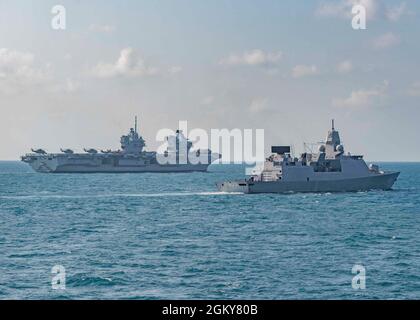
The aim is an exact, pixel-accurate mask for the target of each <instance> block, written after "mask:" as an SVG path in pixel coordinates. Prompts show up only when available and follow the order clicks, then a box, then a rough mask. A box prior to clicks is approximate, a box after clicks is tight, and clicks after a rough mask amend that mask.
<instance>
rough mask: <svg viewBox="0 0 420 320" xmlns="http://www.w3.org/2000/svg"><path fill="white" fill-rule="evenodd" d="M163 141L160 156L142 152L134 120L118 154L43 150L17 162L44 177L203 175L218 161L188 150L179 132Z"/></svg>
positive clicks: (188, 144)
mask: <svg viewBox="0 0 420 320" xmlns="http://www.w3.org/2000/svg"><path fill="white" fill-rule="evenodd" d="M166 139H167V149H166V151H164V152H163V154H157V152H155V151H145V150H144V148H145V146H146V143H145V140H144V139H143V137H142V136H140V135H139V134H138V132H137V117H136V118H135V125H134V128H131V129H130V132H129V133H128V134H127V135H123V136H122V137H121V139H120V143H121V149H120V150H116V151H113V150H100V151H98V150H96V149H92V148H88V149H84V152H83V153H75V152H74V151H73V150H71V149H61V152H60V153H47V152H45V151H44V150H43V149H36V150H34V149H32V153H28V154H26V155H24V156H22V157H21V159H22V161H23V162H26V163H28V164H29V165H30V166H31V167H32V168H33V169H34V170H35V171H37V172H44V173H100V172H104V173H130V172H192V171H207V167H208V166H209V165H210V164H211V163H212V162H214V161H216V160H218V159H219V158H220V157H221V155H220V154H218V153H212V152H211V150H208V149H206V150H202V149H200V150H192V147H193V144H192V142H191V141H189V140H188V139H187V138H186V137H185V136H184V134H183V132H182V131H180V130H177V131H176V134H175V135H174V136H170V137H167V138H166ZM181 146H182V147H181ZM165 159H167V161H166V160H165ZM190 159H194V160H193V161H190ZM162 160H163V161H162Z"/></svg>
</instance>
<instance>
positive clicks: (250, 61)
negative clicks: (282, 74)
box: [220, 49, 283, 66]
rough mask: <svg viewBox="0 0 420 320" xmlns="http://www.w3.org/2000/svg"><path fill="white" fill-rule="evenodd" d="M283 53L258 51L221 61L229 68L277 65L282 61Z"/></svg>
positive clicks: (234, 55) (235, 55)
mask: <svg viewBox="0 0 420 320" xmlns="http://www.w3.org/2000/svg"><path fill="white" fill-rule="evenodd" d="M282 56H283V54H282V52H280V51H278V52H264V51H262V50H259V49H256V50H252V51H246V52H244V53H242V54H239V55H238V54H231V55H230V56H228V57H227V58H224V59H222V60H221V61H220V64H222V65H229V66H240V65H246V66H261V65H275V64H277V63H278V62H279V61H280V60H281V59H282Z"/></svg>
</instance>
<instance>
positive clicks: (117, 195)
mask: <svg viewBox="0 0 420 320" xmlns="http://www.w3.org/2000/svg"><path fill="white" fill-rule="evenodd" d="M240 194H243V193H242V192H166V193H165V192H162V193H130V194H128V193H127V194H123V193H110V194H93V195H86V194H85V195H61V194H54V195H52V194H49V195H46V194H36V195H19V196H0V199H5V200H7V199H9V200H25V199H28V200H38V199H89V198H136V197H140V198H141V197H145V198H154V197H185V196H221V195H240Z"/></svg>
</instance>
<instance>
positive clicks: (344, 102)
mask: <svg viewBox="0 0 420 320" xmlns="http://www.w3.org/2000/svg"><path fill="white" fill-rule="evenodd" d="M387 88H388V82H387V81H384V83H383V84H382V85H380V86H377V87H375V88H373V89H369V90H363V89H360V90H356V91H352V92H351V94H350V96H349V97H348V98H345V99H333V101H332V105H333V106H335V107H341V108H361V107H370V106H373V105H375V104H376V103H378V102H379V100H380V99H381V98H384V97H385V96H386V91H387Z"/></svg>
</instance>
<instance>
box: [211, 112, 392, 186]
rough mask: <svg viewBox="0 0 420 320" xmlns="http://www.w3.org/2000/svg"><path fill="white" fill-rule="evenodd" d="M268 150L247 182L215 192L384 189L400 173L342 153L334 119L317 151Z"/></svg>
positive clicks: (221, 184)
mask: <svg viewBox="0 0 420 320" xmlns="http://www.w3.org/2000/svg"><path fill="white" fill-rule="evenodd" d="M271 151H272V154H271V155H270V156H269V157H268V158H267V159H266V161H265V162H264V164H263V166H262V168H261V169H260V170H257V169H255V170H254V172H252V174H251V176H250V177H249V178H248V179H244V180H238V181H225V182H220V183H218V184H217V187H218V189H219V190H220V191H223V192H241V193H287V192H351V191H368V190H374V189H378V190H388V189H391V188H392V186H393V184H394V182H395V181H396V180H397V178H398V176H399V174H400V173H399V172H394V171H383V170H380V169H379V166H378V165H375V164H370V165H369V166H368V165H367V164H366V162H365V161H364V159H363V156H362V155H352V154H350V153H347V154H346V153H345V152H344V146H343V144H341V141H340V135H339V133H338V131H337V130H335V128H334V120H333V121H332V128H331V130H330V131H328V135H327V139H326V141H325V143H323V144H321V145H320V146H319V148H318V152H305V153H303V154H302V155H301V156H300V158H295V157H292V156H291V153H290V146H273V147H272V148H271Z"/></svg>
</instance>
